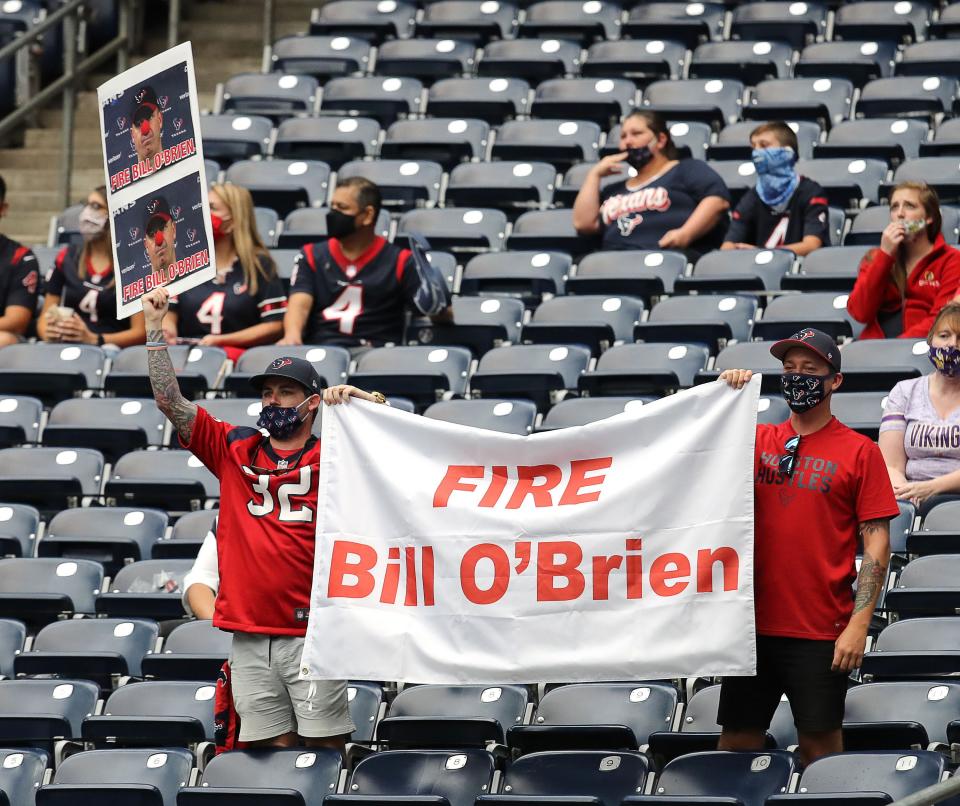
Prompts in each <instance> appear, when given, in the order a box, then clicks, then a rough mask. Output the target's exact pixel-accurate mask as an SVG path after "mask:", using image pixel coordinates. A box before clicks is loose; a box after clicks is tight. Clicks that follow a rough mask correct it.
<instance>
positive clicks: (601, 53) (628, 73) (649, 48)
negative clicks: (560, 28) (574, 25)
mask: <svg viewBox="0 0 960 806" xmlns="http://www.w3.org/2000/svg"><path fill="white" fill-rule="evenodd" d="M686 56H687V54H686V48H685V47H684V46H683V45H682V44H681V43H679V42H669V41H668V42H665V41H663V40H662V39H647V40H639V39H623V40H620V41H618V42H597V43H595V44H593V45H591V46H590V49H589V50H588V51H587V58H586V61H584V63H583V66H582V67H581V68H580V74H581V75H583V76H591V77H597V78H625V79H627V80H629V81H633V82H642V83H648V82H650V81H656V80H657V79H668V78H674V79H679V78H680V77H681V76H682V75H683V70H684V67H685V65H686Z"/></svg>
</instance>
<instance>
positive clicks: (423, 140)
mask: <svg viewBox="0 0 960 806" xmlns="http://www.w3.org/2000/svg"><path fill="white" fill-rule="evenodd" d="M489 139H490V126H489V124H487V123H486V122H485V121H482V120H475V119H467V120H464V119H462V118H434V119H427V120H398V121H397V122H396V123H394V124H393V125H391V126H390V128H389V129H387V134H386V137H385V138H384V140H383V144H382V145H381V146H380V156H381V157H383V158H391V159H403V160H429V161H432V162H437V163H440V164H441V165H442V166H443V168H444V170H446V171H449V170H450V169H451V168H453V166H454V165H456V164H457V163H459V162H463V161H464V160H471V159H483V156H484V154H485V153H486V150H487V142H488V140H489Z"/></svg>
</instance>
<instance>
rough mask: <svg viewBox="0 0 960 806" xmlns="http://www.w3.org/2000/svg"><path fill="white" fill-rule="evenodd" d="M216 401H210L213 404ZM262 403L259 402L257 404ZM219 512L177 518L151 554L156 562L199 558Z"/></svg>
mask: <svg viewBox="0 0 960 806" xmlns="http://www.w3.org/2000/svg"><path fill="white" fill-rule="evenodd" d="M213 402H214V401H212V400H211V401H208V405H209V403H213ZM259 402H260V401H259V400H258V401H257V403H259ZM217 514H218V510H216V509H200V510H197V511H196V512H188V513H186V514H185V515H181V516H180V517H179V518H177V522H176V523H175V524H173V529H172V530H171V532H170V537H169V539H167V540H160V541H158V542H156V543H154V544H153V551H152V552H151V555H152V558H153V559H154V560H162V559H166V558H168V557H169V558H170V559H172V560H192V559H193V558H194V557H196V556H197V552H198V551H199V550H200V546H201V544H202V543H203V541H204V538H206V536H207V533H208V532H210V531H213V530H214V527H215V525H216V520H217Z"/></svg>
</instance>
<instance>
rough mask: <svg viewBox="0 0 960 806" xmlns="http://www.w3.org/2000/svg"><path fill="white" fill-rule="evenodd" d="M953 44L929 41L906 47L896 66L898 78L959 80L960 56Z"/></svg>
mask: <svg viewBox="0 0 960 806" xmlns="http://www.w3.org/2000/svg"><path fill="white" fill-rule="evenodd" d="M955 45H956V43H955V42H950V41H949V40H948V41H937V40H931V41H929V42H917V43H916V44H913V45H907V47H905V48H904V49H903V52H902V54H901V57H900V61H898V62H897V64H896V68H895V69H896V74H897V75H898V76H951V77H953V78H960V56H958V54H957V49H956V47H955Z"/></svg>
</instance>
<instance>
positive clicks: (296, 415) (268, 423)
mask: <svg viewBox="0 0 960 806" xmlns="http://www.w3.org/2000/svg"><path fill="white" fill-rule="evenodd" d="M307 400H309V398H307ZM306 402H307V401H306V400H304V401H303V402H302V403H299V404H298V405H296V406H274V405H272V404H271V405H269V406H264V407H263V409H261V411H260V417H259V418H258V419H257V428H266V429H267V431H268V433H269V434H270V436H271V437H273V438H274V439H287V438H288V437H290V436H291V435H292V434H293V432H294V431H296V430H297V427H298V426H299V425H300V423H301V422H303V420H302V419H301V417H300V406H302V405H303V404H304V403H306Z"/></svg>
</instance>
